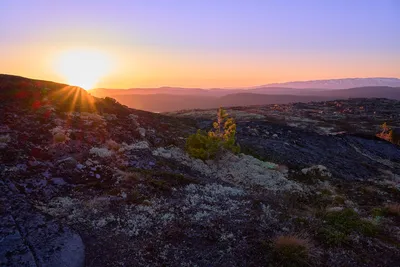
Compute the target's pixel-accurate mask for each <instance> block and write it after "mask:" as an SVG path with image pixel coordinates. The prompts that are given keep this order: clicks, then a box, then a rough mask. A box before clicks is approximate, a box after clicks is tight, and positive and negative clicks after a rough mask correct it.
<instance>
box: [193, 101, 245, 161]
mask: <svg viewBox="0 0 400 267" xmlns="http://www.w3.org/2000/svg"><path fill="white" fill-rule="evenodd" d="M213 128H214V129H213V130H211V131H209V132H208V133H206V132H204V131H200V130H198V131H197V133H196V134H193V135H190V136H189V137H188V139H187V140H186V151H187V152H188V153H189V155H190V156H192V157H194V158H199V159H202V160H207V159H214V158H215V157H216V156H217V155H218V154H219V153H221V152H223V151H224V150H229V151H231V152H233V153H239V152H240V147H239V145H237V144H236V123H235V121H234V120H233V118H228V113H227V112H226V111H225V110H224V109H222V108H219V110H218V113H217V121H216V122H214V123H213Z"/></svg>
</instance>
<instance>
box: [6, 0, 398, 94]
mask: <svg viewBox="0 0 400 267" xmlns="http://www.w3.org/2000/svg"><path fill="white" fill-rule="evenodd" d="M81 48H83V49H87V50H96V51H101V53H103V54H105V55H107V57H108V59H109V60H110V66H111V67H110V70H109V71H108V72H107V74H106V75H105V76H104V77H102V78H101V79H100V80H99V81H98V82H97V84H96V86H97V87H108V88H129V87H159V86H181V87H205V88H210V87H236V86H240V87H244V86H253V85H260V84H265V83H271V82H285V81H293V80H311V79H324V78H346V77H400V1H399V0H375V1H372V0H292V1H289V0H258V1H256V0H241V1H235V0H230V1H227V0H141V1H139V0H131V1H128V0H126V1H122V0H120V1H119V0H113V1H111V0H110V1H104V0H103V1H101V0H96V1H94V0H86V1H83V0H81V1H76V0H68V1H67V0H65V1H61V0H52V1H44V0H25V1H23V0H1V1H0V73H6V74H15V75H21V76H27V77H30V78H37V79H45V80H54V81H59V82H66V81H65V77H63V76H62V75H60V73H58V72H57V70H56V69H55V67H54V64H56V62H55V61H56V60H57V58H58V57H59V55H60V54H61V53H63V52H64V51H67V50H69V49H81Z"/></svg>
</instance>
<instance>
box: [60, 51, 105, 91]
mask: <svg viewBox="0 0 400 267" xmlns="http://www.w3.org/2000/svg"><path fill="white" fill-rule="evenodd" d="M111 68H112V63H111V60H110V58H109V57H108V56H107V55H106V54H105V53H104V52H101V51H97V50H93V49H73V50H67V51H64V52H63V53H61V54H60V55H58V57H56V59H55V64H54V69H55V71H56V72H57V74H59V75H60V76H61V77H62V78H63V79H65V80H66V82H67V83H68V84H70V85H73V86H79V87H82V88H84V89H86V90H89V89H92V88H94V87H95V86H96V85H97V83H98V82H99V80H100V79H101V78H103V76H105V75H107V74H108V73H109V72H110V70H111Z"/></svg>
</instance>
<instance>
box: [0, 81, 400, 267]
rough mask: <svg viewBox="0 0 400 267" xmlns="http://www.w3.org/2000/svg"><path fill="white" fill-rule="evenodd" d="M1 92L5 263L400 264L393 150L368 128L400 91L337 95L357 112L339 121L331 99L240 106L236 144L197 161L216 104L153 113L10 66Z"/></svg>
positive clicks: (397, 159)
mask: <svg viewBox="0 0 400 267" xmlns="http://www.w3.org/2000/svg"><path fill="white" fill-rule="evenodd" d="M0 98H1V102H0V114H1V115H0V176H1V179H0V217H1V219H0V265H1V266H396V265H398V262H400V224H399V222H400V214H399V213H400V206H399V203H400V191H399V190H400V149H399V147H398V146H396V145H394V144H391V143H388V142H386V141H383V140H379V139H376V138H374V134H375V133H376V131H378V130H379V129H378V128H376V129H374V130H371V129H370V127H369V126H368V127H367V125H375V126H376V127H378V126H379V124H381V123H382V122H383V121H386V119H387V121H388V123H391V125H393V126H396V127H397V126H399V125H398V124H397V123H398V117H397V116H398V114H399V113H396V111H395V109H393V112H392V113H390V110H391V108H390V106H393V105H394V107H399V105H400V104H399V103H400V102H391V101H389V100H377V99H375V100H357V101H358V102H357V103H362V106H363V107H364V110H366V111H365V112H366V114H364V115H363V114H362V115H360V114H359V111H360V109H359V107H358V106H357V108H356V106H354V103H352V102H351V101H355V100H350V101H337V103H341V105H342V107H344V106H345V107H352V110H357V112H356V114H355V115H354V116H353V115H348V116H350V117H351V119H343V118H342V119H339V117H338V118H337V119H335V120H333V119H332V118H333V117H332V116H333V115H332V114H333V112H337V111H332V110H335V109H337V106H334V105H331V104H329V103H331V102H326V103H312V104H309V106H307V105H306V106H303V108H302V107H301V106H299V105H300V104H293V105H291V106H290V105H282V106H281V105H280V106H281V107H280V106H265V107H251V108H244V107H243V108H234V109H231V110H228V113H230V114H232V115H233V116H235V117H236V120H237V124H238V134H237V140H238V143H239V144H240V145H241V147H242V152H243V153H241V154H239V155H233V154H225V155H223V156H222V157H221V158H218V159H217V160H215V161H206V162H203V161H201V160H198V159H193V158H190V157H189V156H188V155H187V154H186V153H185V152H184V145H185V139H186V138H187V136H188V135H189V134H191V133H194V132H195V131H196V129H197V128H204V129H208V128H209V127H210V123H211V121H212V119H213V118H214V116H215V110H210V111H184V112H179V113H175V114H168V116H166V115H161V114H153V113H148V112H143V111H138V110H133V109H128V108H127V107H125V106H122V105H119V104H118V103H115V102H114V101H113V100H112V99H96V98H92V97H90V96H88V95H87V94H86V92H84V91H81V90H79V89H77V88H71V87H66V86H65V85H59V84H52V83H47V82H40V81H31V80H25V79H23V78H19V77H12V76H0ZM87 103H90V104H87ZM332 103H333V102H332ZM366 103H369V104H368V105H367V104H366ZM301 105H305V104H301ZM289 106H290V107H291V108H289ZM310 106H312V107H321V106H324V107H326V110H324V112H325V114H328V113H329V112H328V110H331V111H332V112H331V113H329V114H330V115H324V114H322V113H318V112H311V113H310ZM367 106H368V108H367V109H366V108H365V107H367ZM372 106H373V107H374V108H371V107H372ZM278 109H282V110H284V111H276V110H278ZM314 109H316V108H314ZM281 113H282V114H281ZM271 114H274V115H271ZM304 114H308V115H304ZM310 114H311V115H310ZM370 114H375V116H376V117H373V116H372V115H370ZM331 115H332V116H331ZM288 116H289V117H290V118H292V119H288ZM363 116H364V117H365V118H366V119H363ZM378 116H379V119H378ZM391 116H392V117H391ZM281 117H284V118H285V120H281V119H280V118H281ZM310 117H312V119H311V118H310ZM293 118H296V119H293ZM321 118H323V119H324V121H323V123H322V122H321ZM374 118H376V120H375V119H374ZM388 118H390V121H389V119H388ZM311 120H312V121H311ZM357 121H358V125H365V127H361V126H360V127H358V128H357V127H355V125H354V124H353V123H352V122H354V123H355V122H357ZM340 122H343V123H346V127H350V128H351V129H353V128H352V127H353V126H354V127H355V129H354V132H352V131H349V130H348V129H344V128H341V126H340ZM321 123H322V125H323V126H321ZM367 123H369V124H367ZM321 127H325V129H327V128H329V127H333V129H331V130H329V131H323V130H322V128H321ZM329 129H330V128H329ZM343 131H346V132H347V133H342V134H336V133H337V132H343ZM332 133H335V134H332ZM285 238H286V239H285ZM277 240H281V241H282V240H292V242H296V241H293V240H302V242H303V243H304V244H305V245H304V247H306V253H305V254H304V255H303V254H301V255H300V256H299V255H293V253H291V254H289V257H287V254H282V251H281V250H280V245H279V244H280V243H279V242H281V241H279V242H278V241H277ZM285 255H286V256H285ZM299 257H300V260H299Z"/></svg>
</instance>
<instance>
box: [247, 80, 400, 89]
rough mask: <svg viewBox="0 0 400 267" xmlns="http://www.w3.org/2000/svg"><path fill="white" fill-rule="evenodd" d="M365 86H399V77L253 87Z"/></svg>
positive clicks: (343, 87)
mask: <svg viewBox="0 0 400 267" xmlns="http://www.w3.org/2000/svg"><path fill="white" fill-rule="evenodd" d="M365 86H389V87H400V79H397V78H345V79H329V80H312V81H296V82H286V83H270V84H265V85H261V86H256V87H254V88H260V87H261V88H263V87H289V88H296V89H304V88H307V89H348V88H355V87H365Z"/></svg>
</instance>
